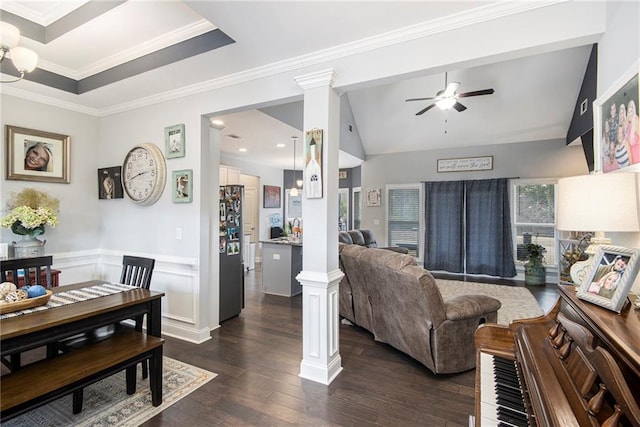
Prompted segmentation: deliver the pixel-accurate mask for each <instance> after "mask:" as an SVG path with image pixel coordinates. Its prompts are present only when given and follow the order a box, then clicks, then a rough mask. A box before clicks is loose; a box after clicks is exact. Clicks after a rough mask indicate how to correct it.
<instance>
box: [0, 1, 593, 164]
mask: <svg viewBox="0 0 640 427" xmlns="http://www.w3.org/2000/svg"><path fill="white" fill-rule="evenodd" d="M518 3H520V6H519V7H522V4H525V2H518ZM0 7H1V9H2V10H1V19H2V20H3V21H6V22H10V23H13V24H14V25H16V26H18V27H19V28H20V29H21V31H22V36H23V37H22V38H21V42H20V45H21V46H25V47H28V48H30V49H32V50H34V51H36V52H37V53H38V55H39V56H40V62H39V65H38V69H37V70H36V71H34V72H33V73H31V74H30V75H28V77H27V79H26V81H22V82H19V83H15V84H11V85H1V86H2V88H1V90H2V92H3V93H8V94H15V95H18V96H25V97H32V98H34V99H43V100H46V99H49V100H50V99H55V100H56V102H58V103H60V104H62V105H65V106H67V107H69V108H75V109H78V110H80V111H87V112H90V113H94V114H98V115H106V114H110V113H113V112H117V111H125V110H126V109H127V108H133V106H135V105H139V104H140V103H141V102H142V103H145V102H147V103H149V102H154V100H161V99H166V97H167V96H176V94H186V93H194V92H197V91H199V90H204V89H207V88H213V87H220V86H222V85H224V82H225V81H226V80H227V79H229V78H231V77H234V78H251V76H254V75H261V73H265V72H266V71H265V70H267V69H269V70H275V71H277V70H278V69H284V68H287V67H296V66H298V64H299V63H302V62H304V61H312V60H314V59H316V58H329V57H331V55H335V54H336V52H340V51H342V50H345V47H353V46H366V45H367V44H374V43H378V44H380V43H383V40H388V39H392V38H394V37H395V38H399V37H401V34H403V33H402V31H404V32H407V31H408V29H413V28H434V29H435V30H433V31H436V30H437V31H439V32H442V33H446V32H447V31H448V28H450V27H453V24H456V25H458V26H462V25H464V23H465V22H468V23H471V22H473V21H474V19H477V18H478V16H485V19H488V18H486V17H488V16H490V14H491V13H497V11H501V10H503V9H501V8H505V7H509V6H505V4H504V3H503V2H495V1H494V2H489V1H488V2H480V1H473V2H464V1H425V2H415V1H414V2H396V1H377V2H373V1H372V2H369V1H357V2H355V1H354V2H346V1H345V2H331V3H328V2H322V1H317V2H314V1H311V2H306V1H305V2H296V1H293V2H291V1H177V0H175V1H135V0H130V1H96V0H94V1H86V0H74V1H69V0H65V1H46V2H45V1H12V0H4V1H3V2H2V5H1V6H0ZM513 7H515V6H513ZM483 14H484V15H483ZM381 35H382V36H384V37H386V39H384V37H382V36H381ZM588 42H589V40H585V43H584V45H582V46H575V45H574V46H568V47H566V48H562V49H547V50H546V51H544V52H542V53H536V54H533V55H531V56H526V57H520V58H515V59H509V60H503V59H497V60H495V61H490V60H485V61H482V63H476V64H464V66H462V65H459V64H458V65H456V64H451V65H450V66H445V65H443V66H442V67H439V68H438V69H431V70H425V72H424V73H420V74H416V75H413V76H410V77H403V78H402V79H397V80H394V81H386V82H384V83H383V84H375V85H370V86H367V87H362V88H353V89H351V90H349V91H347V93H346V94H345V95H344V96H346V97H347V101H348V102H347V103H346V105H348V106H350V108H351V113H352V116H353V121H354V123H353V125H354V126H355V127H356V128H357V131H358V133H359V135H360V138H361V140H362V144H363V147H364V149H365V152H366V153H367V155H373V154H383V153H390V152H402V151H414V150H424V149H428V148H445V147H455V146H464V145H466V146H469V145H477V144H488V143H492V144H495V143H511V142H520V141H531V140H544V139H552V138H564V137H565V135H566V132H567V129H568V126H569V121H570V118H571V114H572V112H573V107H574V105H575V102H576V97H577V94H578V91H579V88H580V84H581V82H582V76H583V75H584V70H585V66H586V63H587V60H588V57H589V53H590V50H591V45H590V43H588ZM415 54H416V55H427V54H428V53H426V52H416V53H415ZM392 60H397V61H401V60H402V58H401V57H399V58H390V61H392ZM10 67H11V64H10V63H9V61H4V62H3V64H2V72H3V74H4V75H3V77H6V75H7V74H8V73H9V74H10V73H14V72H12V71H11V69H10ZM445 72H447V77H448V80H449V81H458V82H460V86H459V89H458V91H459V92H468V91H474V90H480V89H486V88H493V89H495V93H494V94H493V95H486V96H478V97H473V98H465V99H461V100H460V102H462V103H463V104H464V105H465V106H466V107H467V110H466V111H464V112H457V111H455V110H449V111H440V110H438V109H437V108H434V109H432V110H429V111H428V112H426V113H424V114H422V115H419V116H416V115H415V113H416V112H418V111H419V110H421V109H423V108H424V107H426V106H427V105H428V104H429V102H430V101H424V102H421V101H420V102H405V99H407V98H417V97H433V96H435V94H436V92H438V91H439V90H442V89H444V87H445V74H444V73H445ZM293 107H294V110H295V109H297V110H296V111H298V112H299V110H300V108H301V104H300V103H298V104H294V105H293ZM212 113H215V112H213V111H212ZM293 116H296V117H301V114H297V113H296V112H295V111H294V112H293ZM223 118H224V119H225V121H226V127H225V129H224V130H223V135H224V136H225V138H223V147H222V150H223V152H225V153H227V154H228V155H231V156H237V155H238V154H237V149H238V147H239V146H240V145H242V146H244V147H245V148H247V150H248V151H247V153H248V154H246V155H247V156H252V157H254V158H257V159H260V161H261V162H262V163H264V162H272V164H273V165H274V166H277V167H282V168H289V167H290V163H291V151H290V150H289V149H287V150H282V151H278V150H274V148H273V147H274V146H275V144H276V143H278V142H282V143H285V144H289V143H290V139H291V138H290V137H291V136H292V135H293V134H298V135H299V134H301V133H300V130H301V125H299V124H298V123H295V121H296V120H297V119H296V120H290V121H289V123H284V122H281V121H278V120H276V119H274V118H273V117H272V116H271V115H269V114H265V113H264V112H261V111H257V110H256V109H254V108H248V109H247V111H245V112H238V113H234V114H233V115H226V116H224V117H223ZM285 121H286V120H285ZM247 123H251V125H250V126H247ZM229 135H233V136H235V137H237V138H235V137H231V136H229ZM390 142H392V143H390ZM352 165H353V158H351V162H347V163H345V164H344V166H352Z"/></svg>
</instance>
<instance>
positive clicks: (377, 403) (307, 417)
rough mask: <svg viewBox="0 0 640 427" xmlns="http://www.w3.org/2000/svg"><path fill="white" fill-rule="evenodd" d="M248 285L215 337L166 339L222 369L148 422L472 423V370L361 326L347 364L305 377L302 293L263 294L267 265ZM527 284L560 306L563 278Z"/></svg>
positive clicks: (174, 352)
mask: <svg viewBox="0 0 640 427" xmlns="http://www.w3.org/2000/svg"><path fill="white" fill-rule="evenodd" d="M458 280H462V279H460V278H458ZM469 280H473V281H479V280H478V279H477V278H474V279H469ZM502 284H505V285H506V286H523V284H522V283H518V282H514V281H502ZM245 286H246V307H245V309H244V310H243V312H242V314H241V315H240V316H239V317H236V318H232V319H229V320H227V321H226V322H224V323H223V324H222V326H221V327H220V328H219V329H217V330H215V331H213V332H212V333H211V337H212V339H211V340H209V341H207V342H206V343H203V344H200V345H196V344H190V343H186V342H182V341H180V340H176V339H171V338H167V340H166V344H165V347H164V352H165V355H166V356H169V357H172V358H174V359H178V360H181V361H184V362H186V363H189V364H192V365H195V366H198V367H201V368H204V369H207V370H210V371H213V372H216V373H217V374H218V377H217V378H215V379H214V380H212V381H210V382H209V383H207V384H205V385H204V386H202V387H201V388H199V389H197V390H196V391H194V392H193V393H191V394H190V395H188V396H187V397H185V398H183V399H182V400H180V401H178V402H177V403H175V404H174V405H172V406H171V407H169V408H168V409H166V410H165V411H163V412H162V413H160V414H158V415H157V416H156V417H154V418H153V419H151V420H150V421H148V422H146V423H145V424H143V425H144V426H194V427H195V426H203V425H224V426H230V425H232V426H233V425H237V426H250V425H259V426H286V425H295V426H326V425H335V426H367V425H376V426H412V425H416V426H417V425H420V426H467V425H468V416H469V415H470V414H471V413H472V412H473V404H474V402H473V399H474V371H469V372H465V373H462V374H457V375H438V376H435V375H433V374H432V373H431V372H430V371H429V370H428V369H426V368H424V367H423V366H422V365H421V364H419V363H418V362H416V361H415V360H413V359H411V358H410V357H408V356H406V355H404V354H402V353H400V352H399V351H396V350H395V349H393V348H391V347H389V346H387V345H385V344H381V343H377V342H375V341H374V340H373V338H372V335H371V334H370V333H368V332H367V331H365V330H363V329H361V328H358V327H354V326H349V325H342V324H341V326H340V355H341V357H342V367H343V371H342V373H340V375H339V376H338V377H337V378H336V379H335V380H334V381H333V382H332V383H331V385H329V386H324V385H321V384H317V383H314V382H311V381H307V380H303V379H301V378H299V377H298V373H299V370H300V361H301V359H302V319H301V312H302V310H301V306H302V299H301V296H297V297H293V298H286V297H277V296H270V295H264V294H263V293H262V291H261V277H260V272H259V271H251V272H249V273H248V274H247V275H246V281H245ZM529 288H530V290H531V291H532V292H533V294H534V295H535V296H536V298H537V299H538V301H539V302H540V304H541V306H542V307H543V309H545V310H547V309H548V308H550V307H551V306H552V305H553V303H554V301H555V298H556V291H555V285H553V284H548V285H546V286H541V287H535V288H533V287H529Z"/></svg>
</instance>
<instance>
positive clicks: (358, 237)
mask: <svg viewBox="0 0 640 427" xmlns="http://www.w3.org/2000/svg"><path fill="white" fill-rule="evenodd" d="M347 233H349V236H351V241H352V242H353V244H354V245H358V246H364V236H363V235H362V233H361V232H360V230H349V231H348V232H347Z"/></svg>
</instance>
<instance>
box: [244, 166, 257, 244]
mask: <svg viewBox="0 0 640 427" xmlns="http://www.w3.org/2000/svg"><path fill="white" fill-rule="evenodd" d="M241 178H242V183H243V185H244V219H243V226H244V233H245V234H250V235H251V242H252V243H256V242H257V241H258V236H259V231H260V230H259V228H258V223H259V221H258V218H259V212H258V205H259V200H258V182H259V179H258V177H255V176H249V175H242V176H241Z"/></svg>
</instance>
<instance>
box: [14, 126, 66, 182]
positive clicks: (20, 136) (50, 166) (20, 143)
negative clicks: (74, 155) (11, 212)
mask: <svg viewBox="0 0 640 427" xmlns="http://www.w3.org/2000/svg"><path fill="white" fill-rule="evenodd" d="M70 139H71V138H70V137H69V136H68V135H61V134H58V133H53V132H45V131H40V130H34V129H27V128H23V127H18V126H11V125H6V144H7V151H6V156H7V179H8V180H16V181H39V182H54V183H62V184H69V182H70V179H69V169H70V163H69V145H70Z"/></svg>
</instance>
